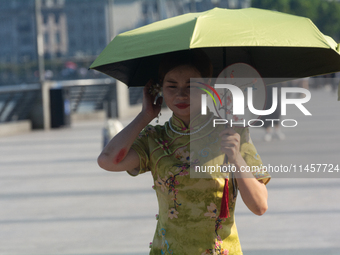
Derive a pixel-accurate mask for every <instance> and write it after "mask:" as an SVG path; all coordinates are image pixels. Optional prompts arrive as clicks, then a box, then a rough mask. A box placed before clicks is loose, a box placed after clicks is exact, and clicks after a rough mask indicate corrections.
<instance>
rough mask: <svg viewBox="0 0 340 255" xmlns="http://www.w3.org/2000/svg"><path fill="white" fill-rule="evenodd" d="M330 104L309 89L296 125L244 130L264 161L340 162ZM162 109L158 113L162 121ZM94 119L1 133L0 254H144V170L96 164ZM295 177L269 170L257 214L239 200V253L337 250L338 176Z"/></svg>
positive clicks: (150, 203)
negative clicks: (264, 207)
mask: <svg viewBox="0 0 340 255" xmlns="http://www.w3.org/2000/svg"><path fill="white" fill-rule="evenodd" d="M339 107H340V102H337V101H336V98H335V96H333V95H330V93H329V92H325V91H316V92H313V95H312V101H311V102H310V103H309V105H308V106H307V108H308V109H309V110H310V111H311V112H312V114H313V116H312V117H310V118H307V117H306V118H304V117H303V116H302V114H301V113H299V111H298V110H297V111H294V109H292V110H291V112H292V114H291V116H289V118H294V117H296V118H297V119H298V121H299V125H298V127H296V128H295V129H288V128H287V129H284V130H283V131H284V132H285V134H286V135H287V139H286V140H285V141H277V140H274V141H272V142H271V143H265V142H263V141H262V135H263V130H261V129H258V130H252V137H253V141H254V143H255V144H256V147H257V148H258V151H259V153H260V155H261V156H262V159H263V161H264V162H266V163H268V164H269V163H270V164H273V165H274V164H276V165H280V164H290V163H294V164H307V163H311V162H314V163H331V162H333V163H338V164H340V159H339V158H340V145H339V141H340V134H339V126H340V111H339ZM288 111H290V109H288ZM168 117H169V112H164V113H163V116H162V118H161V120H163V121H165V120H167V119H168ZM300 119H301V121H300ZM129 121H130V120H122V122H123V123H124V124H126V123H127V122H129ZM103 124H104V123H102V122H98V121H97V122H83V123H78V124H74V125H72V127H71V128H65V129H58V130H52V131H48V132H44V131H34V132H31V133H28V134H22V135H16V136H11V137H3V138H0V155H1V156H0V254H1V255H3V254H6V255H7V254H63V255H66V254H67V255H78V254H84V255H118V254H125V255H142V254H148V250H149V248H148V245H149V242H150V241H151V240H152V237H153V233H154V229H155V226H156V220H155V217H154V215H155V214H156V213H157V203H156V196H155V193H154V191H153V189H152V188H151V186H152V181H151V178H150V175H149V174H144V175H141V176H139V177H137V178H133V177H130V176H129V175H127V174H126V173H109V172H106V171H104V170H101V169H100V168H99V167H98V166H97V164H96V158H97V155H98V154H99V153H100V151H101V142H102V127H103ZM307 127H308V129H305V128H307ZM339 176H340V173H339V174H337V175H336V174H335V175H333V177H339ZM303 177H309V178H294V177H291V178H284V179H283V178H279V177H278V178H273V179H272V180H271V182H270V183H269V185H268V190H269V210H268V211H267V213H266V214H265V215H263V216H261V217H258V216H255V215H252V214H251V213H250V212H249V211H248V210H247V208H245V206H244V204H243V202H242V201H241V199H239V201H238V204H237V209H236V210H237V213H236V221H237V226H238V230H239V235H240V239H241V244H242V246H243V249H244V254H245V255H247V254H249V255H260V254H261V255H271V254H278V255H281V254H282V255H283V254H299V255H300V254H323V255H324V254H340V243H339V233H340V200H339V198H340V179H339V178H323V177H330V175H329V176H328V175H324V176H321V177H318V178H313V175H308V176H307V175H304V176H303Z"/></svg>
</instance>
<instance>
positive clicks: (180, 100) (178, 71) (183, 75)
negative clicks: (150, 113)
mask: <svg viewBox="0 0 340 255" xmlns="http://www.w3.org/2000/svg"><path fill="white" fill-rule="evenodd" d="M190 78H201V74H200V73H199V71H198V70H197V69H196V68H194V67H191V66H187V65H182V66H178V67H176V68H174V69H172V70H171V71H169V72H168V73H167V74H166V75H165V76H164V80H163V98H164V101H165V103H166V105H167V106H168V107H169V108H170V110H172V111H173V113H174V114H175V116H176V117H178V118H180V119H181V120H182V121H183V122H184V123H185V124H186V125H188V124H189V122H190V115H192V116H193V117H194V116H196V115H197V114H199V113H200V111H201V94H202V90H200V89H198V88H196V87H195V86H190ZM190 97H191V98H192V99H195V100H191V101H190ZM196 99H197V100H196Z"/></svg>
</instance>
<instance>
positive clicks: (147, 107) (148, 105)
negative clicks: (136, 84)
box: [142, 80, 163, 122]
mask: <svg viewBox="0 0 340 255" xmlns="http://www.w3.org/2000/svg"><path fill="white" fill-rule="evenodd" d="M153 84H154V81H153V80H149V81H148V83H147V84H146V85H145V87H144V90H143V108H142V115H143V116H144V117H145V118H147V119H148V120H149V122H150V121H151V120H153V119H154V118H156V117H157V115H158V114H159V112H160V111H161V107H162V102H163V97H159V98H157V101H156V103H154V101H155V98H156V96H157V95H156V94H155V95H152V94H151V93H150V92H149V91H150V88H151V87H152V85H153Z"/></svg>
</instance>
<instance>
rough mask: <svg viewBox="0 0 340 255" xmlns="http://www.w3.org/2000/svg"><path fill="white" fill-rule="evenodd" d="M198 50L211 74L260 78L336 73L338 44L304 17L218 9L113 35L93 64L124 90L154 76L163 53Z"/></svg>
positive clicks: (339, 64)
mask: <svg viewBox="0 0 340 255" xmlns="http://www.w3.org/2000/svg"><path fill="white" fill-rule="evenodd" d="M195 48H201V49H203V50H204V51H206V53H207V54H208V56H209V57H210V58H211V60H212V63H213V66H214V75H215V76H217V75H218V74H219V73H220V72H221V71H222V70H223V69H224V68H225V67H226V66H228V65H230V64H233V63H238V62H243V63H247V64H249V65H251V66H253V67H254V68H255V69H256V70H257V71H258V72H259V73H260V75H261V76H262V77H264V78H274V77H275V78H301V77H308V76H314V75H320V74H325V73H332V72H337V71H340V45H339V44H337V43H336V42H335V41H334V40H333V39H332V38H330V37H328V36H325V35H323V34H322V33H321V32H320V31H319V30H318V28H317V27H316V26H315V25H314V24H313V23H312V22H311V21H310V20H309V19H307V18H304V17H299V16H294V15H290V14H284V13H280V12H276V11H269V10H262V9H256V8H246V9H234V10H229V9H220V8H214V9H212V10H209V11H206V12H201V13H189V14H184V15H181V16H177V17H174V18H169V19H166V20H162V21H159V22H155V23H152V24H150V25H147V26H144V27H141V28H138V29H134V30H131V31H129V32H125V33H122V34H120V35H118V36H116V37H115V38H114V39H113V40H112V41H111V43H110V44H109V45H108V46H107V47H106V48H105V49H104V50H103V52H102V53H101V54H100V55H99V56H98V58H97V59H96V60H95V61H94V63H93V64H92V65H91V67H90V68H91V69H95V70H98V71H100V72H103V73H105V74H107V75H110V76H112V77H114V78H116V79H118V80H120V81H122V82H124V83H125V84H127V85H128V86H144V85H145V83H146V82H147V81H148V80H149V79H150V78H155V77H156V76H157V70H158V68H157V67H158V64H159V60H160V58H161V56H162V54H164V53H167V52H173V51H180V50H189V49H195Z"/></svg>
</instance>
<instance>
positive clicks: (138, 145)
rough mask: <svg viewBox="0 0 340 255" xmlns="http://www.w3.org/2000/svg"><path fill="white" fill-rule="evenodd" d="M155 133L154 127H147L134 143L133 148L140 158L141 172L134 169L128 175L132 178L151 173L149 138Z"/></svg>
mask: <svg viewBox="0 0 340 255" xmlns="http://www.w3.org/2000/svg"><path fill="white" fill-rule="evenodd" d="M153 132H155V129H154V127H153V126H150V125H148V126H146V127H145V128H144V129H143V130H142V132H140V134H139V135H138V138H137V139H136V140H135V141H134V143H133V144H132V146H131V149H133V150H134V151H135V152H136V153H137V154H138V156H139V171H138V170H137V169H134V170H132V171H128V174H130V175H132V176H137V175H139V174H142V173H145V172H147V171H150V167H149V158H150V148H149V138H150V135H151V134H152V133H153Z"/></svg>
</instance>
